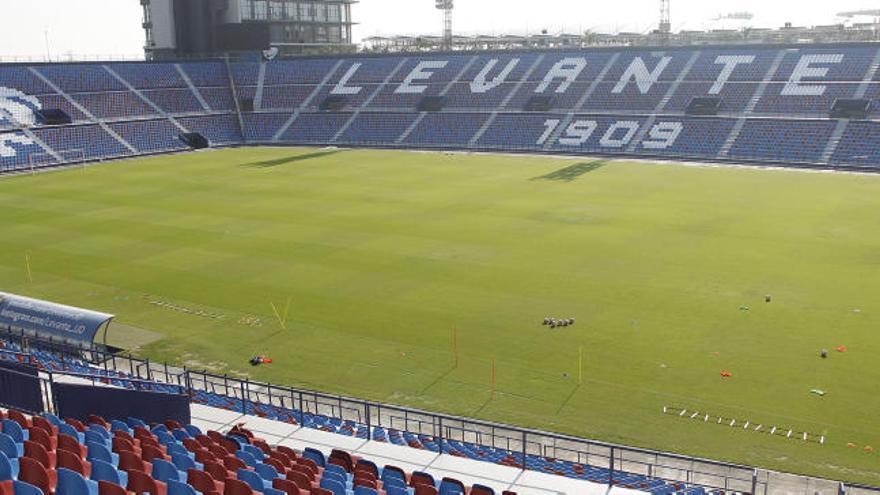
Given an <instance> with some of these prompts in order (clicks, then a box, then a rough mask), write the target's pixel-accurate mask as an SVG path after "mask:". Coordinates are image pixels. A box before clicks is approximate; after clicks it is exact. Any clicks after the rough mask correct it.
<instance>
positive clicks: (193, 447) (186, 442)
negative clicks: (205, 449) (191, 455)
mask: <svg viewBox="0 0 880 495" xmlns="http://www.w3.org/2000/svg"><path fill="white" fill-rule="evenodd" d="M183 446H184V447H186V450H188V451H190V452H195V451H197V450H199V449H201V448H202V444H200V443H199V442H197V441H195V440H194V439H192V438H184V439H183Z"/></svg>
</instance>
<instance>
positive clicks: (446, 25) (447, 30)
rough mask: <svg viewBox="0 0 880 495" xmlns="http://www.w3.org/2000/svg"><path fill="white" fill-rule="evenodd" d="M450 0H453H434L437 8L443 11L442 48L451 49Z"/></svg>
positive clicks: (451, 0)
mask: <svg viewBox="0 0 880 495" xmlns="http://www.w3.org/2000/svg"><path fill="white" fill-rule="evenodd" d="M452 2H453V0H434V5H435V6H436V7H437V9H438V10H442V11H443V48H444V49H446V50H451V49H452Z"/></svg>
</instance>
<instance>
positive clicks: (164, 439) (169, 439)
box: [154, 431, 177, 447]
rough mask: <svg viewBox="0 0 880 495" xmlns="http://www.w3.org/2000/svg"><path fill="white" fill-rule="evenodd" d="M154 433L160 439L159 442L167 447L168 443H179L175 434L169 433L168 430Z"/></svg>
mask: <svg viewBox="0 0 880 495" xmlns="http://www.w3.org/2000/svg"><path fill="white" fill-rule="evenodd" d="M154 434H155V435H156V439H157V440H158V441H159V443H160V444H162V445H165V446H166V447H167V446H168V445H171V444H176V443H177V439H176V438H174V435H172V434H171V433H168V432H167V431H157V432H154Z"/></svg>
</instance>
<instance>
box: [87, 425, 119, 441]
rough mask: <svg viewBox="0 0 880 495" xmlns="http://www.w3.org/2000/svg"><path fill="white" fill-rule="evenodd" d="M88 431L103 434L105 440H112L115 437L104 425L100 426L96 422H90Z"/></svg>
mask: <svg viewBox="0 0 880 495" xmlns="http://www.w3.org/2000/svg"><path fill="white" fill-rule="evenodd" d="M88 431H93V432H95V433H97V434H98V435H101V436H102V437H103V438H104V440H105V441H110V440H111V439H112V438H113V437H112V436H111V435H110V432H109V431H107V430H106V429H105V428H104V427H103V426H98V425H96V424H94V423H93V424H90V425H89V429H88Z"/></svg>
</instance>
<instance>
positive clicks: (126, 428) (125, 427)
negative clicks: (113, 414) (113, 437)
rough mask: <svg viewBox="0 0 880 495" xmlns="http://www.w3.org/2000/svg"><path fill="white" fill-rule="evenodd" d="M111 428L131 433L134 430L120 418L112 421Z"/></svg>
mask: <svg viewBox="0 0 880 495" xmlns="http://www.w3.org/2000/svg"><path fill="white" fill-rule="evenodd" d="M110 430H111V431H124V432H126V433H128V434H131V433H132V432H133V430H132V429H131V428H129V426H128V425H127V424H125V423H123V422H122V421H119V420H118V419H114V420H112V421H110Z"/></svg>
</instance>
